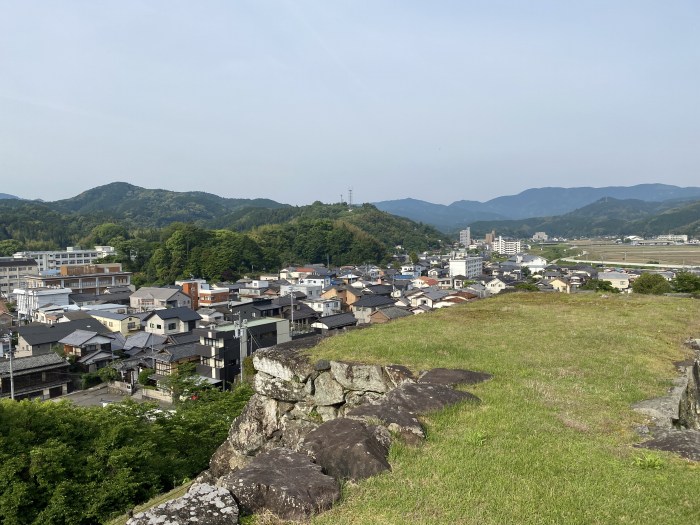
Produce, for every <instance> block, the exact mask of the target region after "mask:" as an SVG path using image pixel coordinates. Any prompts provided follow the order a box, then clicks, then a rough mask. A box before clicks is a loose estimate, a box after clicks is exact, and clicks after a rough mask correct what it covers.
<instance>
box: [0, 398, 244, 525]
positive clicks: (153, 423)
mask: <svg viewBox="0 0 700 525" xmlns="http://www.w3.org/2000/svg"><path fill="white" fill-rule="evenodd" d="M250 394H251V391H250V389H249V388H248V387H240V388H239V389H238V390H235V391H233V392H230V391H227V392H220V391H218V390H206V391H203V392H199V396H198V398H197V399H195V400H191V399H188V400H187V401H184V402H182V403H180V404H179V405H177V407H176V409H175V410H173V411H160V410H156V408H157V407H156V405H154V404H150V403H147V404H137V403H134V402H124V403H120V404H116V405H109V406H107V407H106V408H102V407H93V408H81V407H77V406H75V405H73V404H72V403H70V402H67V401H64V402H60V403H51V402H41V401H26V400H25V401H20V402H15V401H9V400H3V401H0V523H3V524H4V525H27V524H35V525H87V524H93V523H104V522H105V521H106V520H108V519H109V518H110V517H113V516H114V515H118V514H122V513H124V512H126V511H127V510H129V509H131V508H133V506H134V505H136V504H138V503H142V502H144V501H147V500H148V499H150V498H151V497H153V496H155V495H156V494H159V493H161V492H164V491H168V490H170V489H171V488H173V487H175V486H177V485H179V484H181V483H183V482H184V481H187V480H188V479H191V478H194V477H195V476H196V475H198V474H199V473H200V472H201V471H202V470H204V469H206V468H207V465H208V462H209V458H210V457H211V455H212V453H213V452H214V450H216V448H217V447H218V446H219V445H220V444H221V443H222V442H223V441H224V439H225V438H226V435H227V432H228V430H229V427H230V425H231V422H232V421H233V419H234V418H235V417H236V416H237V415H238V414H239V413H240V411H241V410H242V409H243V406H244V405H245V403H246V401H247V399H248V398H249V397H250Z"/></svg>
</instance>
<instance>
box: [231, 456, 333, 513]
mask: <svg viewBox="0 0 700 525" xmlns="http://www.w3.org/2000/svg"><path fill="white" fill-rule="evenodd" d="M218 485H219V486H221V487H224V488H226V489H228V490H230V491H231V492H232V493H233V494H234V495H235V497H236V500H237V501H238V502H239V505H240V508H241V511H242V512H243V513H245V514H253V513H259V512H261V511H263V510H268V511H270V512H271V513H273V514H275V515H277V516H278V517H280V518H281V519H284V520H304V519H308V518H309V517H310V516H312V515H314V514H318V513H319V512H322V511H324V510H327V509H329V508H330V507H331V505H333V503H334V502H335V501H337V500H338V499H339V498H340V486H339V485H338V482H337V481H336V480H335V479H333V478H332V477H330V476H327V475H325V474H323V473H322V472H321V467H320V466H319V465H316V464H314V463H312V461H311V459H310V458H309V456H307V455H306V454H300V453H298V452H293V451H291V450H289V449H286V448H277V449H274V450H271V451H269V452H264V453H262V454H259V455H258V456H257V457H256V458H255V459H254V460H253V461H251V463H250V464H249V465H248V466H246V467H245V468H243V469H241V470H238V471H235V472H232V473H230V474H227V475H226V476H224V477H222V478H220V479H219V481H218Z"/></svg>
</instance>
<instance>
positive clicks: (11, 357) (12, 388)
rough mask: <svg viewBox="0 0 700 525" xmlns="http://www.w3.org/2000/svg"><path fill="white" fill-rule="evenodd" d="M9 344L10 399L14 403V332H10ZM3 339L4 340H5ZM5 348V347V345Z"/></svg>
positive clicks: (8, 336) (8, 335)
mask: <svg viewBox="0 0 700 525" xmlns="http://www.w3.org/2000/svg"><path fill="white" fill-rule="evenodd" d="M4 337H7V343H8V345H9V350H8V353H9V358H10V399H12V400H13V401H14V399H15V376H14V371H13V370H12V359H13V355H12V354H13V353H14V352H13V350H12V330H10V333H9V334H7V335H6V336H4ZM4 337H3V339H4ZM3 346H4V345H3Z"/></svg>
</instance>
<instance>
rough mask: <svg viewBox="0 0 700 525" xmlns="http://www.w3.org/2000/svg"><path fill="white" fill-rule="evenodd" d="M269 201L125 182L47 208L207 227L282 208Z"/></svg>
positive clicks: (142, 223) (137, 221)
mask: <svg viewBox="0 0 700 525" xmlns="http://www.w3.org/2000/svg"><path fill="white" fill-rule="evenodd" d="M284 207H290V206H289V205H288V204H280V203H279V202H275V201H273V200H270V199H227V198H224V197H219V196H218V195H214V194H211V193H205V192H203V191H187V192H177V191H169V190H160V189H146V188H140V187H138V186H134V185H132V184H128V183H126V182H113V183H111V184H106V185H104V186H98V187H96V188H93V189H91V190H87V191H84V192H83V193H81V194H80V195H77V196H75V197H72V198H70V199H64V200H59V201H55V202H52V203H51V208H52V209H54V210H56V211H60V212H64V213H76V214H80V215H89V214H100V215H101V216H102V217H104V218H108V219H113V220H119V221H131V222H133V224H134V225H135V226H142V227H161V226H166V225H168V224H171V223H173V222H194V223H196V224H198V225H201V226H210V225H211V224H212V223H213V222H214V221H216V220H217V218H220V217H222V216H226V215H228V214H230V213H233V212H236V211H239V210H243V209H250V208H267V209H275V208H284Z"/></svg>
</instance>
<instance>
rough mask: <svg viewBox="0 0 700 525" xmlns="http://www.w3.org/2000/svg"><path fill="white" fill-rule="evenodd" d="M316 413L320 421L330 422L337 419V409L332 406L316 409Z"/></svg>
mask: <svg viewBox="0 0 700 525" xmlns="http://www.w3.org/2000/svg"><path fill="white" fill-rule="evenodd" d="M316 413H317V414H318V415H319V417H320V418H321V421H323V422H326V421H332V420H334V419H337V418H338V409H337V408H335V407H334V406H319V407H316Z"/></svg>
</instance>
